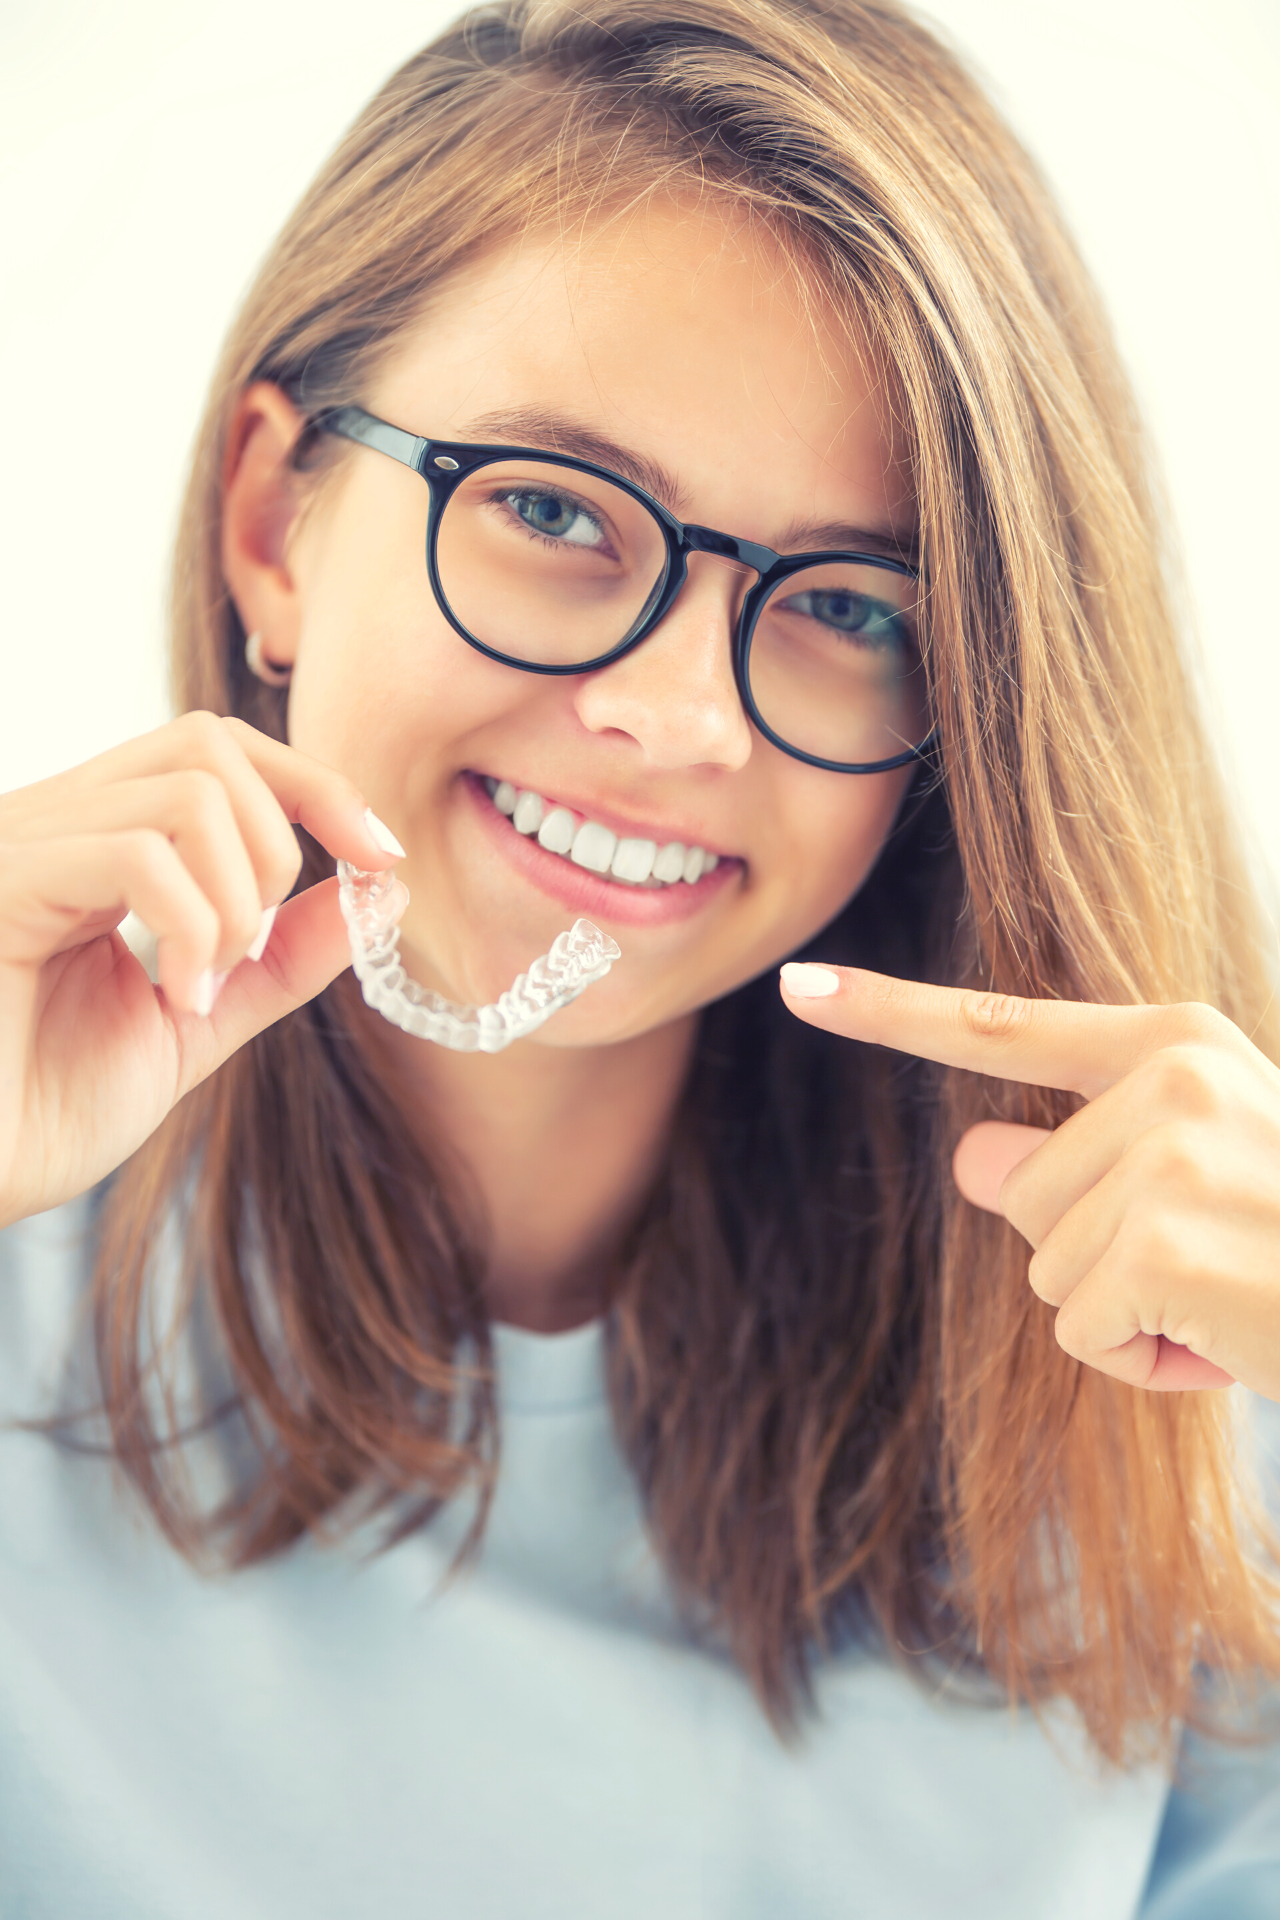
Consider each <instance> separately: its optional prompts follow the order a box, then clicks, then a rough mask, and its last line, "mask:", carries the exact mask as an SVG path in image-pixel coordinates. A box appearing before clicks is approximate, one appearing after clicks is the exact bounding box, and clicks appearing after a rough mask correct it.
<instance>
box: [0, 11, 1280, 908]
mask: <svg viewBox="0 0 1280 1920" xmlns="http://www.w3.org/2000/svg"><path fill="white" fill-rule="evenodd" d="M456 11H458V8H457V6H456V5H455V3H454V0H412V4H410V3H409V0H370V3H367V4H365V5H362V6H360V7H355V6H353V5H351V3H350V0H253V4H249V3H248V0H220V4H219V5H218V6H217V7H214V6H212V5H200V6H197V5H192V4H187V3H186V0H113V4H112V5H110V6H104V5H102V4H101V0H7V4H6V5H5V6H4V7H3V9H0V263H2V264H0V279H2V282H3V288H4V291H3V296H2V306H0V365H2V367H3V376H4V388H3V400H2V405H3V418H4V422H5V434H4V447H3V461H2V463H0V583H2V589H3V598H2V601H0V620H2V622H3V625H2V626H0V664H2V666H3V674H2V675H0V790H5V789H8V788H11V787H15V786H21V785H24V784H26V783H27V782H28V781H31V780H34V779H38V778H40V777H41V776H43V775H45V774H47V773H51V772H54V771H56V770H58V769H59V768H62V767H66V766H70V765H73V764H75V763H76V762H77V761H79V760H82V759H85V758H86V757H88V755H90V754H91V753H95V752H98V751H100V750H101V749H102V748H104V747H106V746H109V745H111V744H112V743H114V742H115V741H118V740H122V739H125V738H128V737H129V736H130V735H132V734H136V733H140V732H142V731H144V730H145V729H146V728H148V727H151V726H155V725H158V724H159V723H160V722H161V721H162V720H163V719H165V718H167V716H168V711H169V709H168V696H167V689H166V685H165V678H164V668H163V653H162V627H163V604H164V593H165V574H166V568H167V563H168V551H169V545H170V541H171V538H172V532H173V523H174V517H175V513H176V508H177V502H178V497H179V492H180V487H181V481H182V475H183V469H184V463H185V461H186V458H187V454H188V450H189V447H190V443H191V439H192V436H193V433H194V431H195V427H196V423H197V420H198V417H199V413H200V410H201V406H202V401H203V395H204V388H205V383H206V381H207V379H208V376H209V373H210V370H211V367H212V364H213V360H214V356H215V353H216V351H217V348H218V346H219V343H220V340H221V337H222V334H223V331H224V329H225V326H226V324H227V322H228V320H229V318H230V316H231V314H232V312H233V310H234V308H235V306H236V304H237V302H238V300H239V297H240V295H241V294H242V292H243V291H244V289H245V287H246V285H247V283H248V281H249V279H250V277H251V275H252V273H253V270H254V267H255V265H256V263H257V261H258V260H259V258H260V257H261V255H262V253H263V252H264V251H265V249H266V247H267V246H268V244H269V243H270V241H271V239H272V237H273V235H274V234H275V232H276V230H277V228H278V227H279V225H280V223H281V222H282V220H283V219H284V217H285V216H286V214H287V213H288V211H289V209H290V208H291V206H292V205H293V203H294V201H295V200H296V198H297V197H298V195H299V194H300V193H301V192H302V190H303V189H304V187H305V186H306V184H307V182H308V181H309V179H310V177H311V176H312V174H313V172H314V171H315V169H316V167H317V166H318V164H319V163H320V161H321V160H322V159H323V158H324V156H325V154H326V153H327V152H328V151H329V150H330V148H331V147H332V146H333V145H334V143H335V142H336V140H337V138H338V137H339V135H340V134H341V132H342V131H343V130H344V128H345V127H346V125H347V124H348V122H349V121H350V120H351V119H352V118H353V116H354V115H355V114H356V113H357V111H358V110H359V108H360V107H361V105H362V104H363V102H364V101H365V100H366V99H367V97H368V96H369V95H370V94H371V93H372V92H373V91H374V89H375V88H376V87H377V86H378V84H379V83H380V82H381V81H382V80H383V79H384V78H385V77H386V75H387V74H388V73H389V72H390V71H391V70H392V68H393V67H395V66H396V65H398V64H399V62H400V61H401V60H403V59H404V58H405V57H407V55H409V54H410V53H411V52H413V51H414V50H415V49H416V48H417V47H418V46H420V45H421V44H422V43H423V42H424V41H425V40H427V39H428V38H430V37H431V35H432V34H433V33H434V32H435V31H436V29H437V28H438V27H439V26H440V25H442V24H444V22H446V21H447V20H448V19H450V18H451V17H452V16H453V15H454V13H455V12H456ZM928 17H929V18H930V19H931V20H932V22H933V23H934V25H935V26H936V27H939V28H941V30H942V32H943V33H944V34H945V35H946V36H947V37H949V38H951V39H952V40H953V42H954V43H955V44H956V45H957V46H958V47H959V48H960V49H961V50H962V51H963V52H965V53H966V54H968V55H969V57H970V58H971V59H972V60H973V61H974V62H975V63H976V65H977V67H978V69H979V71H980V73H981V74H982V75H983V76H984V77H985V79H986V82H987V85H988V87H989V89H990V90H991V92H992V93H993V95H994V97H995V99H996V100H997V102H998V104H999V105H1000V106H1001V107H1002V108H1003V110H1004V111H1005V112H1006V113H1007V114H1008V116H1009V117H1010V118H1011V119H1012V120H1013V122H1014V124H1015V125H1016V127H1017V128H1018V130H1019V132H1020V133H1021V134H1022V136H1023V138H1024V139H1025V140H1026V141H1027V142H1028V144H1029V145H1030V147H1031V149H1032V151H1033V152H1034V153H1035V154H1036V155H1037V156H1038V158H1039V159H1040V161H1041V163H1042V165H1043V166H1044V167H1045V169H1046V171H1047V173H1048V176H1049V178H1050V180H1051V181H1052V183H1053V184H1054V186H1055V187H1056V189H1057V191H1058V194H1059V196H1060V199H1061V200H1062V203H1063V205H1064V207H1065V209H1066V212H1067V215H1068V218H1069V220H1070V222H1071V224H1072V226H1073V228H1074V231H1075V233H1076V235H1077V238H1078V239H1079V241H1080V243H1081V245H1082V247H1083V250H1084V253H1085V256H1086V259H1087V260H1088V262H1089V263H1090V265H1091V267H1092V269H1093V271H1094V273H1095V275H1096V277H1097V279H1098V281H1099V283H1100V285H1101V287H1102V289H1103V293H1104V295H1105V297H1106V299H1107V302H1108V304H1109V307H1110V309H1111V313H1112V316H1113V319H1114V322H1115V325H1116V328H1117V332H1118V335H1119V339H1120V344H1121V349H1122V351H1123V353H1124V356H1125V359H1126V361H1127V364H1128V367H1129V369H1130V372H1131V374H1132V376H1133V378H1134V381H1135V383H1136V386H1137V389H1138V394H1139V398H1140V401H1141V403H1142V405H1143V407H1144V410H1145V412H1146V416H1147V419H1148V422H1149V424H1150V426H1151V429H1152V431H1153V434H1154V437H1155V441H1156V445H1157V448H1158V450H1159V454H1160V456H1161V458H1162V461H1163V464H1164V469H1165V472H1166V475H1167V477H1168V482H1169V488H1170V493H1171V496H1172V500H1173V505H1174V511H1175V515H1176V519H1177V525H1178V528H1179V532H1180V535H1181V539H1182V542H1183V546H1184V551H1185V553H1186V557H1187V568H1188V572H1189V576H1190V581H1191V588H1192V593H1193V597H1194V601H1195V605H1196V610H1197V615H1198V620H1199V625H1200V629H1201V632H1202V635H1203V644H1204V647H1205V652H1206V656H1207V659H1208V670H1209V674H1210V681H1211V688H1212V699H1213V702H1214V714H1213V724H1214V726H1215V728H1216V729H1217V731H1218V737H1219V739H1220V742H1221V752H1222V755H1223V758H1224V762H1225V764H1226V765H1227V768H1228V771H1229V774H1230V776H1231V778H1232V779H1233V781H1234V782H1235V783H1236V787H1237V791H1238V795H1239V799H1240V804H1241V808H1242V812H1243V813H1244V815H1245V818H1246V821H1247V824H1248V825H1249V827H1250V830H1251V832H1252V834H1253V841H1254V847H1255V855H1256V858H1257V859H1258V861H1259V865H1260V867H1262V866H1263V865H1265V868H1266V870H1267V872H1268V873H1269V874H1273V873H1275V872H1276V871H1278V870H1280V751H1278V750H1277V740H1276V733H1277V715H1278V714H1280V657H1278V655H1280V620H1278V619H1277V614H1276V605H1277V597H1278V594H1280V587H1278V586H1277V580H1276V565H1277V557H1278V553H1280V541H1278V540H1277V525H1278V523H1280V474H1278V465H1280V372H1278V367H1277V362H1278V357H1280V328H1278V326H1277V311H1278V309H1280V299H1278V296H1280V4H1278V0H935V4H934V5H933V7H932V8H931V9H930V10H929V12H928Z"/></svg>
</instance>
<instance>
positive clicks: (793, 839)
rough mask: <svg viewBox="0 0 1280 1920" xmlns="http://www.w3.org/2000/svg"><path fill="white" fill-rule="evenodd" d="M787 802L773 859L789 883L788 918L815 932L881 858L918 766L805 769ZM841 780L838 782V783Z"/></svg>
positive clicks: (779, 878) (778, 877) (783, 882)
mask: <svg viewBox="0 0 1280 1920" xmlns="http://www.w3.org/2000/svg"><path fill="white" fill-rule="evenodd" d="M800 773H801V779H800V780H799V781H798V782H796V791H795V792H794V793H793V794H790V795H788V801H789V804H787V805H786V806H785V807H784V808H782V809H780V811H779V814H778V821H779V828H778V832H777V834H776V836H775V845H774V847H773V850H772V853H773V857H772V860H771V862H770V864H771V866H772V867H773V868H774V875H775V885H777V886H778V887H780V888H785V890H786V893H787V896H788V903H789V908H790V913H789V918H791V917H793V918H794V920H795V921H796V922H800V923H803V926H804V930H805V931H815V930H816V929H817V928H818V927H820V926H822V925H824V924H825V922H826V921H827V920H829V919H830V918H831V917H832V916H833V915H834V914H836V913H838V912H839V910H840V908H841V907H842V906H843V905H844V904H845V902H846V901H847V900H848V899H849V898H850V897H851V895H852V894H854V893H855V892H856V891H857V889H858V888H859V887H860V886H861V885H862V882H863V881H864V880H865V879H866V877H867V875H868V873H869V872H870V871H871V868H872V867H873V866H874V865H875V863H876V860H877V858H878V857H879V854H880V849H881V847H882V846H883V845H884V842H885V840H886V838H887V837H888V834H889V832H890V830H891V828H892V827H893V823H894V821H895V819H896V818H897V814H898V810H899V808H900V806H901V804H902V799H903V796H904V794H905V793H906V790H907V788H908V786H909V785H910V783H911V777H912V769H911V768H910V767H909V766H908V767H900V768H898V769H896V770H895V771H893V772H891V773H884V774H857V775H855V774H824V773H821V772H819V771H818V770H817V769H812V770H811V777H810V772H807V771H806V770H804V769H800ZM833 781H835V782H838V783H839V785H838V786H837V787H835V788H834V790H833V788H832V786H831V784H830V783H831V782H833Z"/></svg>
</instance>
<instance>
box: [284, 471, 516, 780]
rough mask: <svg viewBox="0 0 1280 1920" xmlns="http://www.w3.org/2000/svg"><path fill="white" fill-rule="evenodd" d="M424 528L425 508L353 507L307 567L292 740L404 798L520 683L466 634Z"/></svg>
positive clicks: (506, 701)
mask: <svg viewBox="0 0 1280 1920" xmlns="http://www.w3.org/2000/svg"><path fill="white" fill-rule="evenodd" d="M423 537H424V529H423V525H422V523H421V518H420V517H419V516H407V515H406V514H405V513H404V512H403V509H402V510H401V511H400V512H399V513H387V512H384V513H382V514H379V513H377V512H369V511H364V512H358V511H351V512H349V513H347V514H345V515H344V516H342V517H341V519H340V521H339V522H338V524H335V525H334V526H333V527H332V528H331V529H329V530H328V531H327V534H326V537H324V538H323V539H322V540H321V541H319V542H318V543H317V551H316V553H315V555H314V560H313V564H311V565H310V566H309V567H307V568H305V569H300V575H301V578H300V586H301V592H302V623H301V633H300V637H299V644H298V656H297V662H296V665H295V668H294V674H293V683H292V687H291V690H290V697H289V741H290V744H291V745H292V746H295V747H297V748H298V749H299V750H300V751H301V752H303V753H308V754H310V755H312V757H313V758H315V759H318V760H322V761H323V762H324V763H325V764H326V765H327V766H332V767H336V768H337V769H338V770H339V771H340V772H342V773H344V774H346V775H347V776H348V777H349V778H350V779H353V780H355V781H357V783H358V784H359V785H360V786H361V787H362V789H363V790H364V791H365V792H366V793H367V794H368V795H369V796H370V798H371V802H372V800H373V798H374V797H375V796H381V797H383V798H384V799H385V800H387V801H388V803H389V804H391V805H392V806H393V807H394V806H395V802H396V801H397V800H400V799H402V798H403V797H405V793H406V787H408V788H410V789H412V788H415V787H417V788H420V787H421V786H422V785H423V784H425V783H429V782H430V779H431V777H432V774H433V772H434V770H435V768H436V767H437V766H438V764H439V763H440V760H441V757H442V755H443V752H444V749H445V747H446V745H448V744H452V743H456V742H457V741H458V739H459V737H460V736H464V735H465V734H466V733H467V732H468V731H469V730H471V729H473V728H476V727H479V726H481V725H483V724H485V723H487V722H489V721H491V720H492V719H493V718H494V717H495V716H496V715H498V714H500V713H502V712H503V711H504V710H505V708H506V707H508V706H509V705H510V704H511V703H512V702H513V700H514V699H515V698H516V697H517V696H518V693H519V691H520V688H519V677H518V676H513V675H512V674H511V673H510V672H509V670H507V669H505V668H503V667H500V666H499V665H497V664H496V663H495V662H493V661H490V660H486V659H485V658H484V656H483V655H482V654H479V653H477V652H476V651H475V649H474V648H472V647H469V646H467V644H466V643H465V641H463V640H462V639H461V637H460V636H459V635H458V634H456V633H455V632H454V630H453V628H452V627H451V626H450V625H449V623H448V621H447V620H446V619H445V618H444V615H443V614H442V613H441V612H440V609H439V608H438V606H437V605H436V602H435V598H434V596H433V594H432V592H431V586H430V582H429V580H428V577H427V568H426V561H425V557H424V553H423ZM451 770H452V769H451ZM393 796H394V798H393Z"/></svg>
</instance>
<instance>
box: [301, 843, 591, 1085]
mask: <svg viewBox="0 0 1280 1920" xmlns="http://www.w3.org/2000/svg"><path fill="white" fill-rule="evenodd" d="M394 885H395V872H394V870H393V869H392V868H387V869H386V871H385V872H382V873H366V872H364V871H363V870H362V869H361V868H360V867H353V866H352V865H351V864H350V863H349V861H346V860H339V862H338V899H339V902H340V904H341V907H342V917H343V919H344V920H345V921H346V923H347V938H348V940H349V941H350V944H351V965H352V968H353V970H354V972H355V976H356V978H357V980H358V981H359V982H360V991H361V993H362V994H363V995H364V998H365V1002H366V1004H367V1005H369V1006H371V1007H373V1008H375V1009H376V1011H377V1012H378V1013H380V1014H381V1015H382V1017H383V1019H384V1020H389V1021H390V1022H391V1024H392V1026H394V1027H400V1028H402V1029H403V1031H404V1032H405V1033H413V1034H416V1035H417V1036H418V1038H419V1039H422V1040H434V1041H435V1043H436V1045H437V1046H441V1047H452V1048H453V1049H454V1050H455V1051H456V1052H458V1053H500V1052H501V1051H502V1049H503V1047H509V1046H510V1045H511V1042H512V1041H513V1040H523V1039H524V1038H525V1036H526V1034H530V1033H533V1032H534V1031H535V1030H536V1029H537V1028H538V1027H540V1026H541V1025H542V1023H543V1021H544V1020H549V1019H550V1018H551V1016H552V1014H553V1013H558V1012H559V1011H560V1009H561V1007H567V1006H568V1005H569V1002H570V1001H571V1000H576V999H577V997H578V995H579V994H580V993H582V992H584V991H585V989H586V988H587V987H589V986H592V985H594V983H595V982H596V981H597V980H603V979H604V976H605V975H606V973H608V971H609V969H610V967H611V966H612V965H613V963H614V961H615V960H618V959H620V958H621V955H622V949H621V948H620V947H619V946H618V944H617V942H616V941H614V940H611V939H610V938H609V936H608V934H607V933H601V931H600V929H599V927H597V926H593V924H592V923H591V921H590V920H575V921H574V923H573V925H572V926H571V927H570V928H569V930H568V931H567V932H566V933H558V934H557V935H556V937H555V939H554V940H553V941H552V943H551V951H550V952H549V953H544V954H543V955H542V956H541V958H540V959H538V960H535V961H534V963H533V965H532V966H531V967H530V968H529V971H528V972H527V973H522V974H520V975H519V976H518V978H517V979H516V980H515V982H514V983H513V984H512V985H511V986H509V987H508V988H507V991H506V992H505V993H504V994H502V995H501V997H500V998H499V999H497V1000H495V1001H494V1002H493V1003H492V1005H490V1006H487V1007H460V1006H457V1005H455V1003H454V1002H453V1001H452V1000H446V999H445V998H444V995H443V994H439V993H433V992H432V991H431V989H430V988H429V987H420V986H419V985H418V983H417V981H416V980H410V978H409V976H408V975H407V974H406V972H405V970H404V968H403V966H402V965H401V963H400V955H399V951H398V949H399V945H400V927H399V924H398V921H397V920H396V919H394V918H393V917H392V914H391V896H392V888H393V887H394Z"/></svg>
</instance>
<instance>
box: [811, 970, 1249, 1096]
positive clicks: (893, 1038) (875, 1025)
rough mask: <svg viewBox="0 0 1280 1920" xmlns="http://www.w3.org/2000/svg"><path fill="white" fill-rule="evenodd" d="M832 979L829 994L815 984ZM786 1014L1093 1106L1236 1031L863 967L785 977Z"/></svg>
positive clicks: (1190, 1009) (1164, 1014) (1203, 1020)
mask: <svg viewBox="0 0 1280 1920" xmlns="http://www.w3.org/2000/svg"><path fill="white" fill-rule="evenodd" d="M822 974H826V975H828V976H829V977H830V978H832V979H834V981H835V985H834V986H829V985H826V984H824V983H823V982H822V981H820V980H819V979H817V978H816V977H815V976H818V975H822ZM782 991H783V994H784V997H785V999H786V1003H787V1005H788V1007H790V1009H791V1011H792V1013H794V1014H796V1015H798V1016H799V1018H800V1019H802V1020H807V1021H808V1022H809V1024H810V1025H811V1026H815V1027H825V1028H826V1030H827V1031H828V1032H829V1033H841V1034H844V1035H845V1036H846V1037H847V1038H848V1039H851V1040H869V1041H872V1042H873V1043H874V1044H875V1045H877V1046H881V1047H895V1048H897V1049H898V1051H899V1052H901V1053H913V1054H916V1055H918V1056H919V1058H921V1059H923V1060H936V1061H938V1062H939V1064H940V1065H942V1066H946V1067H963V1068H965V1069H967V1070H968V1071H969V1072H971V1073H986V1074H990V1075H992V1076H993V1078H995V1079H998V1080H1021V1081H1025V1082H1027V1083H1028V1084H1029V1085H1032V1086H1037V1087H1057V1088H1060V1089H1061V1090H1062V1091H1063V1092H1066V1093H1080V1094H1083V1095H1084V1097H1085V1099H1086V1100H1093V1099H1095V1098H1096V1097H1097V1095H1098V1094H1100V1093H1102V1092H1104V1091H1105V1090H1106V1088H1108V1087H1109V1086H1112V1085H1114V1083H1115V1082H1116V1081H1117V1080H1121V1079H1123V1078H1124V1076H1125V1074H1127V1073H1130V1072H1132V1070H1133V1068H1134V1067H1136V1066H1139V1065H1140V1064H1141V1062H1142V1061H1143V1060H1145V1059H1146V1058H1147V1057H1148V1055H1149V1054H1152V1053H1154V1052H1156V1050H1157V1049H1158V1048H1160V1047H1167V1046H1171V1045H1173V1044H1175V1043H1176V1042H1180V1041H1195V1040H1200V1041H1217V1042H1218V1043H1219V1044H1221V1043H1222V1042H1223V1041H1224V1040H1225V1039H1226V1038H1227V1036H1228V1034H1234V1033H1235V1032H1236V1031H1237V1030H1236V1029H1235V1028H1234V1027H1232V1025H1231V1022H1230V1021H1229V1020H1228V1019H1227V1018H1226V1016H1225V1015H1224V1014H1221V1013H1219V1012H1217V1010H1216V1009H1215V1008H1213V1007H1210V1006H1207V1005H1203V1004H1201V1003H1200V1002H1198V1001H1180V1002H1178V1003H1176V1004H1174V1005H1171V1006H1131V1007H1111V1006H1100V1005H1096V1004H1095V1003H1094V1002H1092V1001H1089V1000H1023V999H1019V998H1018V996H1017V995H1016V994H1012V993H985V992H983V991H981V990H980V989H977V988H973V987H942V986H932V985H929V984H927V983H925V982H924V981H920V980H895V979H894V978H893V977H892V976H891V975H889V974H886V973H871V972H869V971H868V970H867V969H865V968H863V967H827V966H822V967H809V966H800V965H797V964H796V963H794V962H792V963H790V964H789V965H787V966H785V967H783V969H782Z"/></svg>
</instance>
